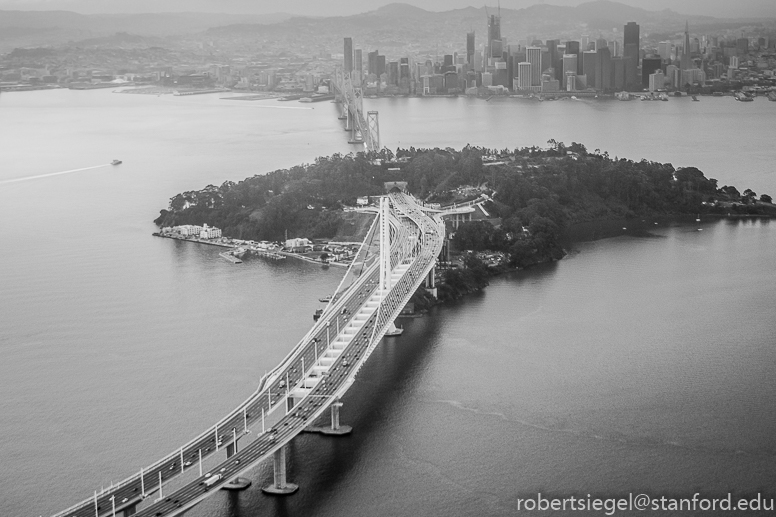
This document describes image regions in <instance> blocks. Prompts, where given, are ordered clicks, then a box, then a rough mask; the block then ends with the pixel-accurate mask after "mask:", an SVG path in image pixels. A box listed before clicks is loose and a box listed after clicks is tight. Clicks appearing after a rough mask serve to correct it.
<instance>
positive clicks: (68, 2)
mask: <svg viewBox="0 0 776 517" xmlns="http://www.w3.org/2000/svg"><path fill="white" fill-rule="evenodd" d="M387 3H390V2H388V1H386V0H330V1H327V2H314V1H311V0H287V1H285V2H277V1H275V0H255V1H254V0H0V10H2V9H15V10H36V11H42V10H67V11H74V12H78V13H83V14H93V13H141V12H223V13H240V14H268V13H276V12H285V13H289V14H295V15H306V16H344V15H351V14H357V13H362V12H366V11H370V10H374V9H377V8H379V7H381V6H383V5H385V4H387ZM404 3H407V4H410V5H414V6H416V7H420V8H423V9H427V10H429V11H447V10H451V9H461V8H465V7H468V6H473V7H482V6H483V5H493V6H494V7H495V6H496V4H497V2H495V1H492V2H475V1H472V0H410V1H408V2H404ZM582 3H586V2H584V1H583V0H552V1H549V2H548V1H542V0H504V1H502V2H501V7H504V8H509V9H521V8H525V7H529V6H532V5H536V4H546V5H562V6H576V5H579V4H582ZM620 3H623V4H627V5H630V6H634V7H640V8H643V9H647V10H650V11H658V10H663V9H671V10H673V11H676V12H679V13H687V14H696V15H706V16H716V17H725V18H733V17H734V18H747V17H761V16H774V17H776V2H773V1H772V0H741V1H738V2H732V1H730V0H623V1H622V2H620Z"/></svg>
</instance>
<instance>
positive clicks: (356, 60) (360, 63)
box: [353, 48, 364, 85]
mask: <svg viewBox="0 0 776 517" xmlns="http://www.w3.org/2000/svg"><path fill="white" fill-rule="evenodd" d="M363 68H364V58H363V57H362V55H361V49H360V48H357V49H356V50H355V51H353V72H354V74H353V75H354V77H355V78H356V84H357V85H360V84H361V81H362V80H363V79H364V75H363Z"/></svg>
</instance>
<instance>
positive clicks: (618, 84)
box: [611, 57, 625, 92]
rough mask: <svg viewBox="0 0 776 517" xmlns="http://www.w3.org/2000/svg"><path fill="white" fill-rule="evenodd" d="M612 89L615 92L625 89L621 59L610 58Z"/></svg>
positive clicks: (623, 62)
mask: <svg viewBox="0 0 776 517" xmlns="http://www.w3.org/2000/svg"><path fill="white" fill-rule="evenodd" d="M611 66H612V89H613V90H614V91H616V92H619V91H622V90H624V89H625V60H624V59H623V58H622V57H613V58H612V65H611Z"/></svg>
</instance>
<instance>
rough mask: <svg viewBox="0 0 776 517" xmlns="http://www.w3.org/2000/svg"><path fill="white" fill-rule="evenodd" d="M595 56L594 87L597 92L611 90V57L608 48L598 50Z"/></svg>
mask: <svg viewBox="0 0 776 517" xmlns="http://www.w3.org/2000/svg"><path fill="white" fill-rule="evenodd" d="M595 55H596V62H595V87H596V88H598V89H599V90H611V89H612V57H611V55H610V54H609V47H601V48H599V49H598V50H596V53H595Z"/></svg>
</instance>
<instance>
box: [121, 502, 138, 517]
mask: <svg viewBox="0 0 776 517" xmlns="http://www.w3.org/2000/svg"><path fill="white" fill-rule="evenodd" d="M136 513H137V503H135V504H133V505H131V506H127V507H126V508H124V509H123V510H122V511H121V515H122V517H131V516H132V515H135V514H136Z"/></svg>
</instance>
